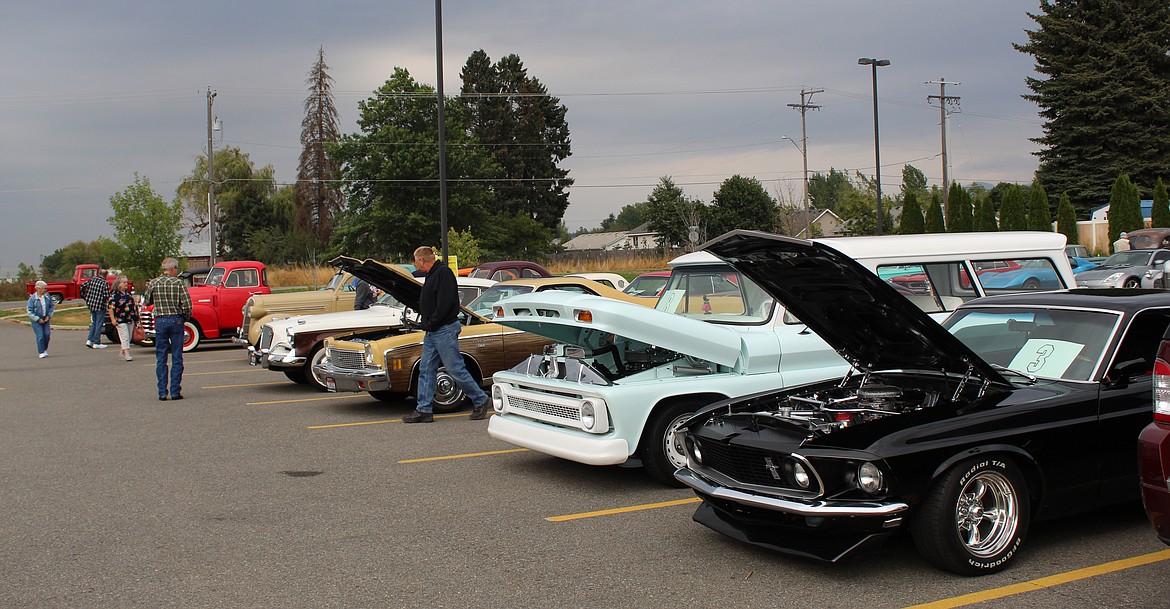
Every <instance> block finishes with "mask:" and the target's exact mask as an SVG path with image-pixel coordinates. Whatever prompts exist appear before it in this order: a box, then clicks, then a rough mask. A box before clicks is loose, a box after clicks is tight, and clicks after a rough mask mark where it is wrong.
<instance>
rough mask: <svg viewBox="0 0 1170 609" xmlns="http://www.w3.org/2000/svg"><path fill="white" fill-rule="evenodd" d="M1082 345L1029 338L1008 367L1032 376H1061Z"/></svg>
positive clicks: (1081, 348)
mask: <svg viewBox="0 0 1170 609" xmlns="http://www.w3.org/2000/svg"><path fill="white" fill-rule="evenodd" d="M1084 348H1085V346H1084V345H1082V344H1078V343H1071V342H1068V341H1064V340H1055V339H1051V338H1030V339H1028V342H1026V343H1024V346H1023V347H1021V348H1020V351H1019V353H1016V356H1015V357H1014V358H1012V363H1010V364H1008V368H1011V369H1012V370H1016V371H1019V372H1024V373H1027V374H1031V375H1033V376H1043V377H1047V378H1061V377H1062V376H1063V375H1064V373H1065V371H1066V370H1068V367H1069V366H1070V365H1072V363H1073V360H1075V359H1076V357H1077V355H1079V354H1080V353H1081V350H1083V349H1084Z"/></svg>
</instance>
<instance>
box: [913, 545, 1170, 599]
mask: <svg viewBox="0 0 1170 609" xmlns="http://www.w3.org/2000/svg"><path fill="white" fill-rule="evenodd" d="M1164 560H1170V550H1162V551H1161V552H1154V553H1152V554H1143V555H1141V556H1134V557H1132V558H1123V559H1121V560H1115V561H1113V562H1107V563H1104V564H1100V565H1094V566H1092V567H1085V568H1084V569H1077V570H1075V571H1068V572H1067V573H1058V574H1056V575H1049V576H1048V577H1041V578H1039V579H1033V580H1031V581H1026V582H1020V583H1018V584H1012V585H1010V586H1003V587H1001V588H992V589H990V590H983V591H981V592H972V593H971V594H964V595H962V596H955V597H952V598H944V599H942V600H937V601H934V602H931V603H923V604H921V605H913V606H912V607H907V608H906V609H948V608H950V607H966V606H967V605H974V604H975V603H982V602H983V601H990V600H994V599H997V598H1004V597H1006V596H1013V595H1016V594H1023V593H1025V592H1035V591H1037V590H1043V589H1045V588H1052V587H1053V586H1059V585H1061V584H1067V583H1070V582H1075V581H1078V580H1082V579H1088V578H1090V577H1096V576H1098V575H1105V574H1106V573H1113V572H1115V571H1123V570H1125V569H1132V568H1134V567H1141V566H1144V565H1149V564H1153V563H1156V562H1161V561H1164Z"/></svg>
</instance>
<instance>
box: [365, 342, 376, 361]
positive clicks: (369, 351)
mask: <svg viewBox="0 0 1170 609" xmlns="http://www.w3.org/2000/svg"><path fill="white" fill-rule="evenodd" d="M366 363H367V364H372V363H374V346H373V345H371V344H370V343H366Z"/></svg>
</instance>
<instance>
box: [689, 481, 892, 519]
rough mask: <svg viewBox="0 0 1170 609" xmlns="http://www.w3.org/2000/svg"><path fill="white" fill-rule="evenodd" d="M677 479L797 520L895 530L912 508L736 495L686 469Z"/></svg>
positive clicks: (701, 491) (704, 493)
mask: <svg viewBox="0 0 1170 609" xmlns="http://www.w3.org/2000/svg"><path fill="white" fill-rule="evenodd" d="M674 478H675V480H678V481H679V482H682V483H683V484H685V485H687V486H689V487H691V488H692V489H694V490H695V491H696V492H697V493H699V494H700V495H702V496H707V497H712V498H715V499H722V500H725V501H731V502H734V503H739V504H741V505H747V506H752V507H757V508H763V509H765V510H772V511H774V512H783V513H785V514H794V515H797V516H811V517H822V518H855V517H861V518H887V519H890V520H889V521H888V524H887V525H886V526H890V527H894V526H898V525H899V524H900V523H901V520H902V518H901V514H902V512H905V511H906V510H907V509H909V508H910V506H908V505H906V504H905V503H902V502H900V501H893V502H889V503H880V502H876V501H873V502H864V501H823V500H810V501H799V500H793V499H782V498H780V497H769V496H767V495H759V494H756V493H748V492H744V491H737V490H735V489H732V488H727V487H725V486H720V485H717V484H714V483H712V482H709V481H708V480H706V479H705V478H703V477H701V476H699V475H698V474H696V473H694V472H692V471H691V470H689V469H686V468H682V469H680V470H678V471H676V472H674Z"/></svg>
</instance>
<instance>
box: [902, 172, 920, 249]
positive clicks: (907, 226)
mask: <svg viewBox="0 0 1170 609" xmlns="http://www.w3.org/2000/svg"><path fill="white" fill-rule="evenodd" d="M907 167H909V165H907ZM903 175H904V174H903ZM904 191H905V193H906V194H905V198H904V199H903V200H902V222H901V225H900V226H898V233H899V234H902V235H920V234H922V233H925V232H926V219H925V218H924V217H923V215H922V205H921V204H920V203H918V194H917V192H916V191H915V190H905V189H904Z"/></svg>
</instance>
